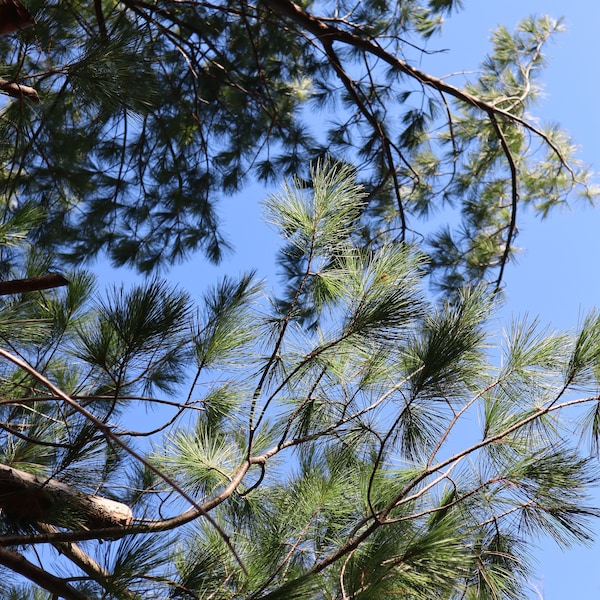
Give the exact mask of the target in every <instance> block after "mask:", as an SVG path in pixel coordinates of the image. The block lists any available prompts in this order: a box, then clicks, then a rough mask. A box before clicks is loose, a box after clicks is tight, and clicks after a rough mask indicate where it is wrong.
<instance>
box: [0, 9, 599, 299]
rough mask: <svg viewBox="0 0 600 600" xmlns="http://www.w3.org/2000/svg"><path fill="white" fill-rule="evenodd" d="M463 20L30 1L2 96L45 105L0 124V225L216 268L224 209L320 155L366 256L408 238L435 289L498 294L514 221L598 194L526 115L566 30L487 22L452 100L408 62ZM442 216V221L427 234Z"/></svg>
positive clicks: (16, 111)
mask: <svg viewBox="0 0 600 600" xmlns="http://www.w3.org/2000/svg"><path fill="white" fill-rule="evenodd" d="M459 6H460V2H458V1H456V0H445V1H439V0H431V1H429V2H425V3H419V2H414V1H412V0H411V1H404V0H403V1H402V2H399V3H387V2H381V1H379V0H373V1H371V0H369V1H366V2H361V3H358V4H357V3H354V2H348V3H346V2H342V3H329V2H324V3H310V2H306V3H294V2H292V1H290V0H268V1H265V2H260V3H258V4H252V3H246V2H240V1H237V0H236V1H235V2H218V3H211V2H202V1H192V2H180V1H178V0H164V1H161V2H160V3H149V2H146V1H145V0H126V1H125V2H112V1H102V0H96V1H95V2H93V3H91V2H90V3H82V2H68V3H65V2H59V3H50V4H49V3H47V2H44V3H41V2H39V0H34V2H32V3H31V4H30V5H28V8H29V10H30V11H31V13H32V14H33V15H34V16H35V19H36V21H37V23H36V25H35V26H34V27H31V28H28V29H25V30H23V31H22V32H21V33H20V34H19V37H18V39H15V38H14V37H13V36H5V37H2V38H0V57H1V58H0V60H1V61H2V63H3V64H4V65H5V67H4V69H5V75H4V80H5V81H6V82H8V83H10V84H11V85H13V87H12V88H10V87H5V88H4V91H5V93H12V94H13V95H15V94H16V95H17V96H18V95H19V94H23V92H22V90H23V89H25V88H24V87H23V86H27V89H28V90H31V91H32V92H33V94H36V95H37V97H39V99H41V102H39V103H37V104H36V103H35V102H33V101H22V102H10V103H9V104H8V105H7V106H5V108H4V109H3V111H2V118H1V120H0V127H1V128H2V130H1V132H0V133H1V136H2V139H3V141H4V143H3V145H2V148H1V149H0V151H1V152H2V155H1V160H2V164H3V165H4V169H3V172H2V178H3V179H2V189H3V190H4V195H5V197H6V206H7V207H9V208H7V209H5V210H8V212H9V214H11V213H12V212H15V211H23V210H25V208H26V207H35V209H36V210H37V211H41V212H40V214H39V218H38V220H37V223H36V226H35V228H34V229H33V230H32V231H31V238H32V239H33V240H35V241H36V242H37V243H39V244H41V245H43V246H44V247H45V248H50V249H52V250H54V251H57V252H59V253H61V254H62V255H63V258H65V257H69V258H70V259H71V260H73V261H74V262H75V263H80V262H81V261H82V260H84V259H91V258H94V257H96V256H97V255H98V253H104V252H107V253H108V255H109V256H110V258H111V259H112V261H113V262H114V263H115V264H129V265H132V266H135V267H136V268H137V269H139V270H141V271H143V272H150V271H153V270H155V269H156V268H158V267H160V265H163V266H164V265H168V264H170V263H172V262H173V261H177V260H181V259H183V258H184V257H186V256H188V255H189V254H190V252H192V251H194V250H199V249H200V250H202V251H204V253H205V255H206V256H207V257H208V258H209V259H211V260H213V261H218V260H219V259H220V257H221V256H222V254H223V252H224V251H225V250H226V249H227V247H228V240H227V232H226V231H223V230H222V229H221V228H220V226H219V221H218V217H217V212H216V206H217V203H218V201H219V200H221V199H223V198H227V197H228V196H230V195H231V194H233V193H235V192H237V191H238V190H240V189H244V185H245V184H246V183H247V182H248V181H250V180H255V179H258V180H260V181H263V182H275V183H276V184H279V182H280V181H281V180H282V178H283V177H288V176H292V175H294V176H300V177H304V178H306V177H307V173H308V167H309V165H310V164H311V162H313V161H315V160H317V159H320V158H324V157H331V158H333V159H334V160H340V161H342V162H348V163H349V164H352V165H354V166H356V167H357V168H358V172H359V174H360V179H361V182H362V183H363V185H364V186H365V189H366V190H367V192H368V201H367V202H366V203H365V204H364V207H363V211H362V213H361V215H359V218H360V219H361V224H362V230H361V231H360V235H361V236H362V238H363V243H364V244H365V245H366V246H369V245H372V244H375V245H377V244H379V243H387V242H389V241H408V242H411V243H418V244H419V245H420V246H421V249H422V251H423V252H425V253H427V254H428V255H429V262H428V264H429V268H430V269H431V270H432V272H434V273H435V280H436V282H437V283H438V284H439V285H440V286H442V288H444V289H456V288H458V287H460V286H461V285H462V284H464V283H466V282H468V283H472V282H473V281H478V280H482V279H484V278H488V279H490V280H491V281H495V282H496V283H497V284H499V283H500V282H501V280H502V275H503V271H504V267H505V265H506V263H507V261H509V260H510V258H511V254H512V253H513V251H514V248H515V247H514V241H515V236H516V233H517V225H518V220H517V219H518V211H519V210H521V209H522V208H523V207H528V208H531V209H533V210H534V211H535V212H537V213H539V214H541V215H545V214H547V212H548V211H549V210H551V209H552V207H554V206H556V205H559V204H562V203H564V202H565V201H566V198H567V195H568V194H569V192H571V191H572V190H573V188H576V187H579V191H580V192H582V193H583V194H584V195H588V196H589V195H590V194H591V191H590V189H589V187H588V183H589V182H588V176H587V173H586V171H585V169H582V168H581V167H580V166H578V165H577V164H576V162H575V161H574V160H573V154H572V152H573V149H572V144H571V143H570V142H569V139H568V136H566V134H565V133H564V132H562V131H561V130H560V129H558V128H556V127H555V126H543V125H538V124H537V123H536V122H535V121H534V120H533V118H532V115H531V113H530V109H531V107H532V105H533V104H534V103H535V101H536V98H537V95H538V91H539V90H538V80H539V74H540V72H541V70H542V68H543V65H544V47H545V44H546V43H547V41H548V39H549V38H551V36H553V35H554V34H555V33H556V32H557V31H559V30H560V29H561V24H560V22H559V21H556V20H554V19H552V18H550V17H540V18H537V19H534V18H529V19H525V20H523V21H522V22H521V23H520V25H519V26H518V28H517V30H516V31H515V32H514V33H511V32H509V31H508V30H507V29H505V28H503V27H500V28H499V29H498V30H497V31H496V33H495V35H494V39H493V48H492V50H491V52H490V54H489V55H488V56H487V57H485V58H484V59H483V62H482V66H481V72H480V74H479V75H478V76H476V77H473V78H472V80H471V81H470V83H468V84H467V85H466V86H462V87H461V86H455V85H453V84H452V83H451V81H452V80H451V79H448V78H440V77H434V76H433V75H431V74H429V73H427V72H424V71H422V70H420V69H418V68H416V67H415V66H414V64H416V63H417V62H418V60H419V58H421V57H422V56H424V54H425V53H432V52H433V53H434V54H433V56H432V57H429V58H430V60H429V62H430V63H431V62H432V61H433V60H434V59H435V34H436V32H437V31H439V30H440V28H441V27H442V22H443V19H444V17H445V16H447V15H449V14H450V13H451V12H452V11H454V10H458V9H459ZM432 40H433V41H432ZM431 46H433V48H434V50H430V49H429V48H430V47H431ZM15 83H16V84H17V86H19V85H20V86H21V88H19V87H17V88H16V89H15V88H14V84H15ZM20 90H21V91H20ZM25 97H29V98H31V99H33V98H34V97H33V96H32V95H31V94H29V96H25ZM440 212H442V213H446V212H449V213H450V214H452V215H454V216H452V217H451V218H448V219H447V220H446V222H447V223H454V225H452V226H445V227H442V228H436V227H435V226H432V225H431V223H430V222H429V219H430V217H431V215H435V214H440Z"/></svg>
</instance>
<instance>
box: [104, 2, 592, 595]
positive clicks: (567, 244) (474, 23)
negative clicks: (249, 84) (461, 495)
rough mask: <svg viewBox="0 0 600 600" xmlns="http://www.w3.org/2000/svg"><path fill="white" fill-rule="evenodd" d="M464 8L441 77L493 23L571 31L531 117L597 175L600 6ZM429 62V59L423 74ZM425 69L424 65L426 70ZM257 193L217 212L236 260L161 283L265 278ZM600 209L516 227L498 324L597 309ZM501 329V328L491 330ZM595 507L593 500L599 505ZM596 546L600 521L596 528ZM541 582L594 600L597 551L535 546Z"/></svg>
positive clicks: (484, 43) (554, 591)
mask: <svg viewBox="0 0 600 600" xmlns="http://www.w3.org/2000/svg"><path fill="white" fill-rule="evenodd" d="M463 6H464V9H463V11H461V12H460V13H458V14H456V15H454V16H452V17H451V18H450V19H448V21H447V23H446V25H445V29H444V34H443V36H442V38H441V39H440V38H435V39H433V40H432V41H431V42H430V48H432V49H433V48H434V47H437V48H448V49H449V51H448V52H447V53H446V54H445V55H444V56H443V59H442V62H440V64H439V65H437V68H436V69H435V70H433V69H434V67H435V66H432V67H431V69H432V71H433V72H434V74H436V75H443V74H445V73H448V72H453V71H458V70H465V71H469V70H476V69H477V67H478V64H479V63H480V61H481V60H482V59H483V57H484V55H485V54H486V52H487V51H488V50H489V49H490V43H489V37H490V31H491V30H492V29H493V28H494V27H496V26H497V25H498V24H504V25H506V26H507V27H508V28H509V29H512V28H513V27H514V25H515V24H516V23H517V22H518V21H519V20H520V19H521V18H523V17H527V16H530V15H539V14H549V15H551V16H554V17H564V18H565V24H566V26H567V28H568V31H567V32H566V33H563V34H561V35H559V36H557V38H556V40H555V42H554V43H553V44H551V45H550V47H549V49H548V55H549V56H548V58H549V66H548V68H547V70H546V72H545V74H544V75H543V77H542V80H543V81H544V83H545V94H546V96H545V98H544V99H543V100H542V101H541V102H540V104H539V106H538V107H537V109H536V116H537V117H539V118H540V120H541V121H544V122H558V123H560V124H561V125H562V126H563V127H564V128H565V129H566V130H567V131H569V132H570V133H571V135H572V137H573V139H574V141H575V143H576V144H578V145H579V146H581V152H580V157H581V159H582V160H583V161H584V162H586V163H588V164H590V165H591V166H592V168H593V170H596V171H600V111H598V94H597V93H598V92H599V91H600V89H599V88H600V83H599V82H600V67H599V66H598V64H599V63H598V58H599V57H600V35H598V28H599V27H600V2H598V3H596V2H591V1H589V0H588V1H583V0H579V1H573V2H564V1H560V0H503V1H502V2H491V1H489V0H465V1H464V2H463ZM432 63H433V61H430V60H428V62H427V67H429V65H430V64H432ZM423 67H425V65H423ZM265 195H266V192H265V190H264V189H262V188H250V189H248V190H246V191H244V192H243V193H241V194H240V195H238V196H236V197H234V198H231V199H229V200H226V201H224V202H223V203H222V204H221V213H222V217H223V225H224V227H225V230H226V231H227V233H228V234H229V237H230V239H231V240H232V241H234V243H235V246H236V249H235V252H234V253H232V254H231V255H230V256H228V257H227V258H226V259H225V260H224V261H223V263H222V264H221V265H219V266H218V267H214V266H211V265H208V264H207V263H206V262H205V260H204V258H203V257H201V256H199V257H197V258H195V259H192V260H190V261H189V262H187V263H186V264H184V265H179V266H177V267H174V268H173V269H172V270H170V271H169V273H168V274H167V276H168V278H169V279H170V280H172V281H178V282H180V283H181V285H182V286H183V287H184V288H185V289H187V290H189V291H190V292H191V293H192V295H193V296H194V297H195V298H197V299H198V298H199V295H200V293H201V291H202V290H204V289H206V287H207V286H208V285H210V284H212V283H214V282H215V281H216V280H217V279H218V278H220V277H221V276H223V275H224V274H229V275H235V274H238V273H240V272H243V271H248V270H250V269H253V268H258V270H259V275H261V276H263V277H268V278H269V279H271V278H272V276H273V273H274V269H275V267H274V254H275V249H276V248H277V243H278V242H277V238H276V236H275V234H274V233H273V232H272V231H271V230H270V229H269V228H268V227H267V226H266V225H265V224H264V223H263V221H262V218H261V209H260V205H259V203H260V200H262V199H263V198H264V197H265ZM599 210H600V208H598V209H595V210H594V209H591V208H589V207H588V208H584V206H583V205H582V204H581V203H579V202H574V204H573V207H572V209H571V210H568V209H564V210H561V211H558V212H554V213H552V215H551V216H550V217H549V218H548V219H547V220H545V221H543V222H541V221H538V220H534V219H531V218H526V219H525V220H524V221H520V223H519V230H520V234H519V238H518V241H517V243H518V245H519V246H521V247H523V248H524V250H523V253H522V254H521V256H520V258H519V260H518V264H516V265H514V264H513V265H511V266H510V268H509V269H508V271H507V274H506V280H505V282H506V285H507V288H506V290H507V302H506V306H505V308H504V309H503V311H502V312H501V318H502V319H506V320H507V321H508V318H509V317H510V315H515V314H523V313H529V314H530V315H539V316H540V319H541V322H542V323H547V324H549V325H551V326H552V327H556V328H557V329H568V328H572V327H575V326H576V324H577V322H578V319H579V317H580V316H581V315H582V314H583V313H585V312H587V311H588V310H589V309H591V308H592V307H594V306H596V305H599V304H600V302H599V296H600V278H599V275H600V266H599V258H598V257H600V234H599V231H598V230H599V229H600V227H599V226H600V212H599ZM97 272H98V273H99V275H100V283H101V285H102V284H103V283H106V282H109V281H118V280H120V279H123V277H124V273H123V271H120V272H117V273H110V272H108V271H107V270H106V268H105V266H103V265H102V266H99V267H98V269H97ZM498 327H500V323H498ZM597 500H598V503H599V504H600V493H599V494H598V496H597ZM596 532H597V536H598V537H599V538H600V522H599V523H598V524H597V527H596ZM539 544H540V548H541V549H540V552H539V558H540V562H539V565H538V576H537V579H536V580H534V581H533V583H534V584H535V585H536V586H537V587H538V589H539V592H540V594H539V595H532V596H530V598H531V599H536V600H538V599H539V598H543V599H544V600H563V599H564V598H581V599H587V598H600V569H598V568H597V564H598V562H599V560H600V542H598V543H596V544H595V545H593V546H592V547H590V548H577V549H573V550H570V551H567V552H563V551H561V550H560V549H558V548H557V547H556V546H554V545H552V544H549V543H548V542H547V540H540V541H539Z"/></svg>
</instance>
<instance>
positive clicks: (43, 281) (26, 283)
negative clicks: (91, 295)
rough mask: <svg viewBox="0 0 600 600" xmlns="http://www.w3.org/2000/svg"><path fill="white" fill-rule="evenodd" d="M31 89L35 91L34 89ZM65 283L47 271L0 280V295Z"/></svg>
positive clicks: (63, 279)
mask: <svg viewBox="0 0 600 600" xmlns="http://www.w3.org/2000/svg"><path fill="white" fill-rule="evenodd" d="M0 87H2V80H0ZM21 87H23V86H21ZM33 91H34V92H35V90H33ZM36 96H37V93H36ZM65 285H69V281H68V280H67V279H66V278H65V277H63V276H62V275H60V274H59V273H49V274H48V275H41V276H39V277H29V278H28V279H12V280H11V281H0V296H7V295H9V294H25V293H27V292H37V291H41V290H48V289H51V288H56V287H62V286H65Z"/></svg>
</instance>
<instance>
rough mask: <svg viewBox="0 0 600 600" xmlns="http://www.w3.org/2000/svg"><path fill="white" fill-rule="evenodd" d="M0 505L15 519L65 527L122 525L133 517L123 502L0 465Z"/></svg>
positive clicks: (88, 527)
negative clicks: (86, 492)
mask: <svg viewBox="0 0 600 600" xmlns="http://www.w3.org/2000/svg"><path fill="white" fill-rule="evenodd" d="M0 508H1V509H2V511H3V512H5V513H7V514H8V515H9V516H11V517H12V518H15V519H19V520H26V521H29V522H32V521H39V522H41V523H48V524H49V525H57V526H59V527H68V528H74V527H82V528H85V529H99V528H104V527H114V526H119V527H125V526H127V525H129V524H130V523H131V521H132V519H133V515H132V513H131V509H130V508H129V507H128V506H127V505H126V504H122V503H120V502H115V501H114V500H109V499H108V498H102V497H101V496H90V495H87V494H84V493H83V492H80V491H79V490H76V489H74V488H73V487H71V486H68V485H66V484H64V483H61V482H59V481H56V480H54V479H45V478H43V477H37V476H35V475H31V474H30V473H26V472H25V471H20V470H18V469H13V468H12V467H9V466H7V465H0Z"/></svg>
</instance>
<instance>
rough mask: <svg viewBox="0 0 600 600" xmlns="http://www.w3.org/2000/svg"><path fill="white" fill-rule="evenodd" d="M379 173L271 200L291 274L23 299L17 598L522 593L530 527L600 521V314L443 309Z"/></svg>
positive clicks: (4, 538) (14, 492)
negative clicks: (380, 194)
mask: <svg viewBox="0 0 600 600" xmlns="http://www.w3.org/2000/svg"><path fill="white" fill-rule="evenodd" d="M356 178H357V175H356V173H354V172H353V171H352V169H351V168H350V167H348V166H344V165H331V164H328V163H319V164H316V165H315V166H314V167H313V169H312V172H311V175H310V185H307V182H306V180H305V179H300V178H297V179H295V180H291V181H290V182H289V183H288V184H287V185H286V186H285V187H284V188H283V190H282V192H281V193H279V194H276V195H273V196H271V197H269V199H268V200H267V201H266V203H265V212H266V215H267V218H268V219H269V221H270V222H271V223H272V224H273V226H274V227H275V228H276V229H277V231H278V232H279V233H280V235H281V237H282V246H281V248H280V251H279V259H280V263H281V265H282V267H283V268H284V269H285V272H286V274H287V281H288V283H289V285H288V286H287V288H286V289H284V290H283V291H281V292H280V293H277V292H273V291H271V289H270V288H269V287H268V286H267V284H266V283H264V282H259V281H257V280H256V277H255V275H254V274H252V273H249V274H246V275H243V276H241V277H240V278H238V279H233V278H230V277H224V278H223V279H222V280H221V282H220V283H218V284H217V285H215V286H214V288H212V289H210V290H209V291H208V292H207V293H206V296H205V297H204V299H203V300H202V302H200V303H199V305H198V306H194V305H193V304H192V302H191V300H190V298H189V297H188V296H187V295H186V294H185V293H184V292H182V291H180V290H177V289H174V288H173V287H172V286H170V285H169V284H167V283H166V282H163V281H160V280H158V279H152V280H149V281H148V282H146V283H143V284H141V285H139V286H137V287H133V288H131V289H123V288H115V289H112V290H111V291H109V293H108V294H107V295H106V297H104V298H103V299H98V297H97V296H95V295H94V292H93V289H94V284H93V281H92V279H91V277H89V276H85V275H84V274H81V273H79V274H77V273H73V274H70V275H69V278H70V280H71V283H70V285H69V287H68V288H66V289H65V288H61V289H57V290H51V291H43V292H33V293H27V294H24V295H23V296H21V297H19V296H7V297H5V300H4V301H3V305H2V310H1V312H0V315H1V319H2V321H1V322H0V332H1V336H2V343H1V344H0V358H1V359H2V360H1V362H0V368H1V369H2V372H1V378H0V390H1V398H2V401H1V402H0V412H1V415H2V416H1V418H0V422H1V433H0V452H1V458H0V465H1V468H0V482H1V483H0V489H2V490H3V492H2V494H1V495H0V505H1V507H2V521H1V526H2V534H1V535H0V564H1V565H2V568H1V572H2V577H0V586H2V589H1V591H0V593H1V594H2V596H3V597H5V598H40V599H41V598H65V599H67V600H71V599H83V598H87V599H100V598H114V599H125V600H130V599H142V598H143V599H148V598H179V599H182V600H183V599H186V600H187V599H198V598H203V599H208V598H213V599H217V598H218V599H222V600H225V599H232V600H233V599H240V598H245V599H259V598H260V599H269V600H275V599H277V598H282V599H283V598H285V599H290V598H302V599H315V600H316V599H320V598H336V599H340V600H342V599H343V600H346V599H359V598H360V599H364V600H367V599H378V600H380V599H383V598H396V597H402V598H411V599H419V600H421V599H428V600H429V599H431V600H433V599H439V598H444V599H448V600H458V599H459V598H460V599H465V598H468V599H473V600H474V599H478V600H479V599H480V600H483V599H488V598H503V599H520V598H523V597H524V594H525V590H526V589H527V584H528V580H529V578H530V577H531V563H530V561H531V557H532V552H533V547H532V541H533V540H535V539H536V538H537V537H539V536H540V535H548V536H551V537H552V538H554V539H555V540H556V542H557V543H559V544H561V545H563V546H569V545H571V544H573V543H576V542H585V541H586V540H588V539H589V536H590V530H589V526H590V519H591V518H592V517H595V516H598V515H597V513H598V511H597V509H595V508H593V507H592V506H591V505H590V502H589V499H588V492H589V490H590V488H591V486H592V485H593V484H595V483H597V480H598V470H597V467H596V463H595V462H593V460H592V456H593V454H594V453H595V452H596V450H597V444H598V439H599V432H600V426H599V422H600V418H599V415H600V410H599V407H600V402H599V400H600V396H599V395H598V378H599V375H600V373H599V372H598V364H599V358H600V315H598V314H597V313H591V314H589V315H588V317H587V318H585V320H583V322H582V323H581V325H580V327H579V330H578V331H576V332H574V333H550V332H548V331H546V330H544V328H543V327H541V326H540V324H539V323H538V322H536V321H535V320H533V321H531V320H530V321H528V320H520V321H515V322H514V323H511V324H510V325H509V326H508V327H507V329H506V332H505V335H504V338H503V340H502V341H498V340H497V338H495V337H494V336H493V335H492V334H491V332H490V327H489V325H488V322H489V318H490V316H491V315H492V314H493V311H494V310H495V307H496V305H497V300H495V296H494V295H493V294H490V292H489V290H487V289H486V288H485V287H483V286H472V287H470V288H464V289H462V290H461V291H460V293H458V294H456V295H453V296H451V297H450V298H449V299H448V300H446V301H443V302H441V303H439V304H432V303H431V302H430V301H429V300H428V294H427V293H426V290H425V287H424V278H425V277H426V272H427V269H426V257H425V256H424V255H423V254H422V253H421V252H420V251H419V249H418V248H416V247H413V246H410V245H407V244H397V243H382V244H380V245H379V246H378V247H376V248H375V247H373V248H367V249H365V247H364V246H363V244H362V237H361V235H360V233H361V224H360V216H361V212H362V210H363V207H364V205H365V203H367V202H368V201H369V198H368V192H367V191H366V190H365V188H364V187H361V186H360V184H359V183H357V181H356ZM32 265H33V262H30V270H29V274H30V275H32V274H33V272H32V271H33V266H32ZM582 411H583V412H582ZM584 413H585V418H584V419H582V418H581V417H582V414H584ZM143 414H145V415H146V416H145V417H143V418H142V415H143ZM575 417H576V418H577V419H579V422H581V423H583V426H582V427H581V435H585V436H588V438H589V439H591V440H592V447H591V449H590V451H587V450H586V448H585V447H584V446H583V445H582V444H580V443H578V440H577V439H573V436H572V418H575ZM40 565H41V566H40Z"/></svg>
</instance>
